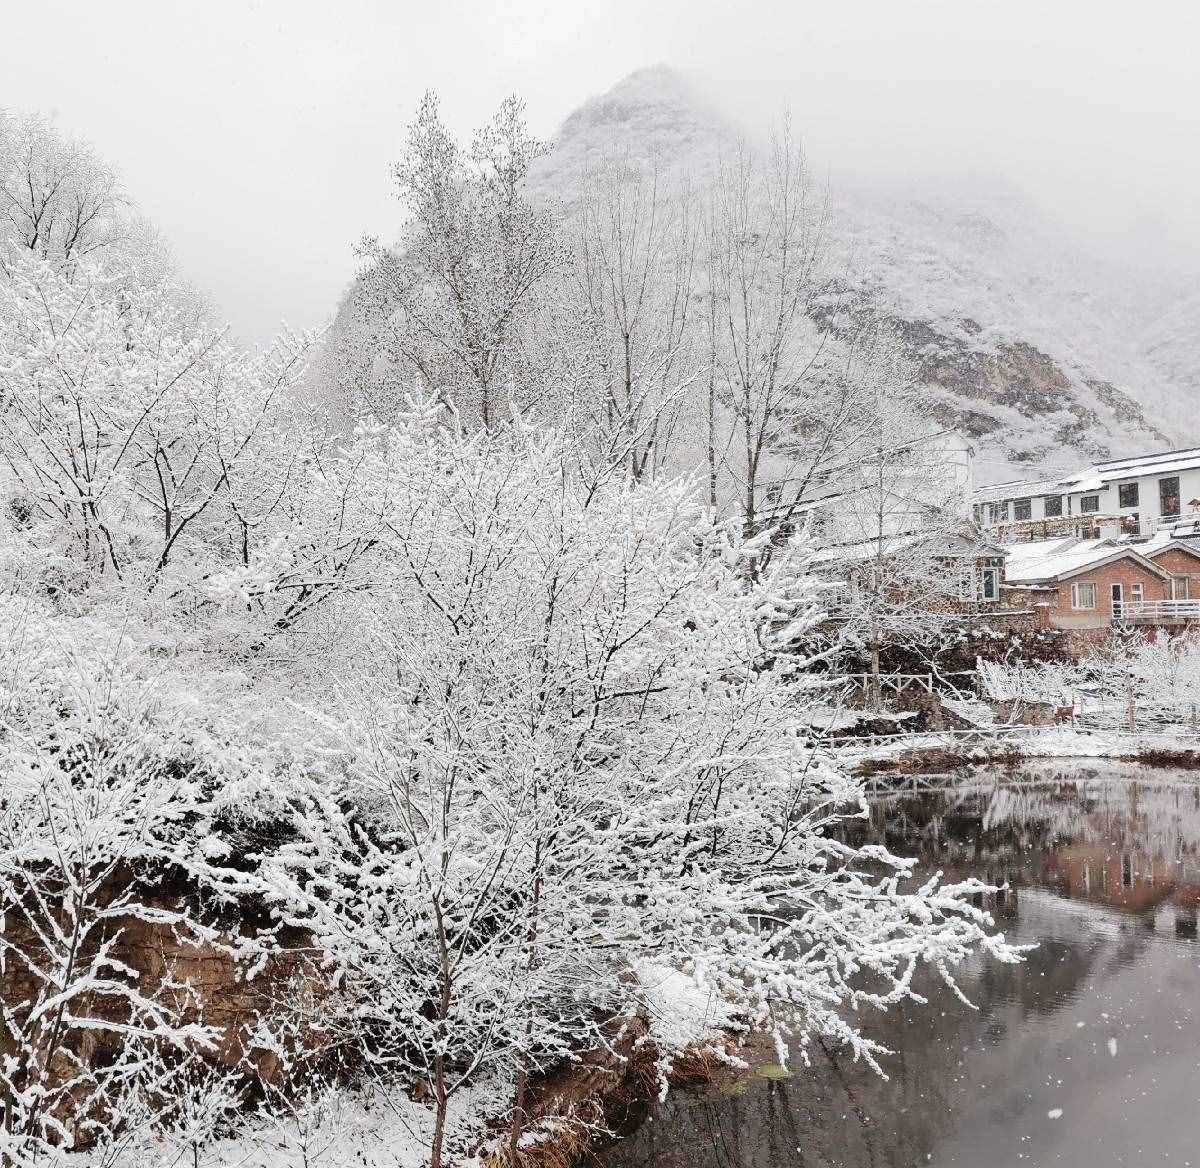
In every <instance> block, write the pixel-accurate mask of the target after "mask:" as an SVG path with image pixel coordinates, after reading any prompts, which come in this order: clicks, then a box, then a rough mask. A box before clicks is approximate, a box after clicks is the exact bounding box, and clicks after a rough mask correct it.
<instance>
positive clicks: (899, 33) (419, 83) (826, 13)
mask: <svg viewBox="0 0 1200 1168" xmlns="http://www.w3.org/2000/svg"><path fill="white" fill-rule="evenodd" d="M1198 42H1200V6H1197V5H1195V4H1191V3H1188V4H1185V3H1174V2H1170V3H1169V2H1166V0H1143V2H1142V3H1140V4H1120V5H1117V4H1108V3H1105V2H1104V0H1091V2H1084V0H1036V2H1035V0H1005V2H1003V3H1001V2H996V3H993V2H990V0H917V2H914V0H843V2H842V3H840V4H839V5H837V6H830V5H826V4H820V5H817V4H810V3H805V2H804V0H787V2H784V0H780V2H778V3H777V2H766V0H742V2H741V3H736V2H735V3H721V2H719V0H657V2H656V0H643V2H642V3H638V2H635V0H606V2H603V3H571V2H570V0H557V2H554V3H551V2H549V0H510V2H509V3H505V4H501V3H486V4H484V3H480V4H472V3H468V2H466V0H429V3H427V4H420V5H418V4H411V3H407V2H392V3H384V2H374V0H322V2H321V3H316V2H313V0H206V2H202V3H178V2H174V0H159V2H157V3H155V2H146V0H97V2H95V3H91V4H86V5H85V4H81V3H78V2H77V0H39V2H38V3H35V4H24V5H19V6H17V5H11V4H6V5H5V6H4V11H3V12H2V13H0V105H5V106H14V107H18V108H26V109H39V110H43V111H46V112H53V113H54V114H55V116H56V117H57V119H58V122H59V124H60V125H61V126H62V128H63V129H64V130H67V131H74V132H78V133H80V134H82V135H83V136H85V137H87V138H89V139H91V141H92V142H93V143H94V144H95V145H96V147H97V148H98V149H99V151H100V153H101V154H102V155H103V156H104V157H105V158H106V159H107V160H109V161H110V162H111V163H112V164H114V165H115V166H116V167H117V168H118V169H119V170H120V171H121V173H122V175H123V177H124V179H125V183H126V186H127V188H128V190H129V192H130V194H131V195H132V196H133V197H134V198H135V199H136V200H137V202H138V203H139V204H140V205H141V207H142V209H143V210H144V211H145V212H146V213H147V214H148V216H149V217H150V218H151V219H152V220H153V221H154V222H155V223H157V224H158V226H159V227H160V228H161V229H162V231H163V233H164V234H165V235H166V237H167V238H168V239H169V240H170V241H171V242H172V244H173V245H174V248H175V251H176V253H177V255H178V258H179V261H180V266H181V267H182V269H183V271H184V272H185V273H186V274H187V275H188V276H189V277H191V278H192V279H193V280H194V281H195V282H196V283H197V284H198V285H199V286H200V287H202V288H203V289H205V290H206V291H207V292H208V293H209V294H210V295H211V297H212V298H213V300H214V302H215V303H216V305H217V306H218V309H219V311H220V312H221V313H222V314H223V315H224V316H226V317H227V318H228V319H229V320H230V321H231V322H232V324H233V326H234V329H235V330H236V332H237V333H238V334H239V335H240V336H241V337H243V338H244V339H247V340H262V339H265V338H266V337H268V336H269V335H270V334H271V333H272V332H273V331H274V329H275V328H276V326H277V325H278V323H279V322H280V321H281V320H282V319H286V320H287V321H288V323H289V324H291V325H293V326H294V327H312V326H316V325H319V324H320V323H321V322H322V321H323V320H325V319H326V318H327V317H328V316H329V315H330V314H331V312H332V310H333V307H334V304H335V302H336V299H337V297H338V296H339V294H340V292H341V290H342V289H343V287H344V286H345V284H346V282H347V281H348V280H349V279H350V277H351V275H352V274H353V272H354V270H355V266H356V261H355V259H354V256H353V252H352V248H353V244H354V242H355V241H356V240H357V239H358V238H359V237H360V236H362V235H363V233H364V232H372V233H378V234H381V235H382V236H384V237H388V238H390V237H393V236H394V234H395V232H396V228H397V226H398V224H399V222H400V218H401V212H400V208H399V207H398V205H397V204H396V203H395V202H394V200H393V197H392V192H391V180H390V178H389V164H390V162H391V161H392V160H394V159H395V157H396V155H397V153H398V149H399V144H400V142H401V139H402V136H403V130H404V125H405V122H406V121H407V119H408V118H409V117H410V116H411V114H412V112H413V110H414V108H415V106H416V103H417V102H418V100H419V99H420V96H421V94H422V92H423V91H424V90H425V89H427V88H433V89H435V90H437V91H438V92H439V94H440V96H441V98H442V103H443V111H444V115H445V116H446V118H447V120H448V121H449V123H450V124H451V125H452V126H453V127H454V128H455V129H457V130H459V131H461V132H464V133H465V132H467V131H468V130H469V129H470V128H471V127H472V126H474V125H476V124H478V123H479V122H482V121H484V120H485V119H486V118H487V117H488V116H489V115H490V113H491V112H492V111H493V109H494V108H495V106H496V105H497V104H498V103H499V101H500V100H501V98H503V97H504V96H505V95H506V94H508V93H510V92H514V91H515V92H518V93H520V94H521V95H522V96H523V97H524V98H525V99H526V100H527V102H528V105H529V116H530V121H531V123H532V126H533V128H534V130H535V131H536V132H538V133H541V134H543V135H545V136H550V135H551V134H552V133H553V131H554V130H555V128H556V127H557V125H558V124H559V122H560V121H561V120H562V118H563V117H564V116H565V115H566V114H567V113H569V112H570V111H571V110H572V109H573V108H575V106H577V105H578V104H579V103H580V102H581V101H582V100H583V99H584V98H586V97H587V96H589V95H591V94H594V93H598V92H601V91H603V90H605V89H607V88H608V87H609V86H611V85H612V84H614V83H615V82H616V81H618V80H619V79H620V78H621V77H623V76H624V75H626V74H627V73H629V72H631V71H632V70H634V69H636V68H639V67H641V66H644V65H649V64H654V63H657V62H666V63H668V64H670V65H673V66H675V67H676V68H679V69H681V70H683V71H685V72H687V73H688V74H690V75H691V76H692V77H693V78H694V79H696V80H697V81H699V82H700V83H701V84H702V85H703V86H706V87H709V88H710V89H711V91H712V92H713V93H715V94H716V95H718V96H719V97H720V98H721V99H722V100H723V101H724V102H725V103H726V104H728V105H729V106H730V107H731V108H732V109H734V110H735V111H737V112H738V113H741V114H743V115H745V116H747V117H750V118H752V119H766V118H768V117H770V116H771V115H772V114H774V113H775V112H777V111H778V110H779V108H780V106H781V104H782V103H784V102H786V103H787V104H788V105H789V106H790V108H791V110H792V113H793V117H794V119H795V122H796V124H797V126H798V128H799V129H800V131H801V133H802V134H803V136H804V139H805V142H806V145H807V147H808V149H809V151H810V154H811V155H812V156H813V157H814V158H815V159H817V160H818V161H819V163H820V165H821V166H822V168H823V169H827V170H828V171H829V172H830V173H831V174H832V175H834V176H836V174H837V173H838V171H839V169H844V170H846V171H850V170H854V171H870V170H872V169H873V168H876V167H878V168H880V169H883V170H886V171H888V172H892V173H895V172H905V171H913V172H930V173H943V172H953V171H957V170H962V171H967V172H973V171H985V172H989V173H996V174H1003V175H1006V176H1007V177H1009V178H1010V179H1012V180H1014V181H1015V182H1016V183H1017V184H1018V185H1019V186H1021V187H1023V188H1024V189H1025V190H1026V191H1027V192H1028V193H1029V194H1031V195H1032V196H1033V197H1034V198H1035V199H1036V200H1037V201H1038V202H1039V203H1040V204H1041V205H1042V206H1044V207H1045V208H1047V209H1049V210H1050V211H1051V213H1053V214H1054V215H1055V216H1056V217H1057V218H1058V219H1059V220H1060V221H1061V222H1062V223H1063V225H1064V230H1066V231H1069V232H1071V233H1073V234H1075V235H1077V236H1078V237H1080V238H1081V239H1083V240H1085V241H1086V242H1087V243H1088V244H1089V245H1090V246H1092V247H1094V248H1096V249H1100V250H1104V251H1109V252H1112V253H1114V254H1116V255H1118V256H1119V257H1121V258H1122V259H1127V260H1134V261H1138V262H1142V263H1145V264H1146V265H1149V266H1156V265H1170V266H1173V267H1177V268H1183V269H1186V270H1195V271H1196V272H1197V273H1198V274H1200V205H1198V204H1200V200H1198V199H1197V195H1196V192H1197V190H1198V189H1200V80H1198V79H1197V73H1198V69H1197V64H1196V61H1197V43H1198Z"/></svg>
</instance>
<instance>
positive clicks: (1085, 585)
mask: <svg viewBox="0 0 1200 1168" xmlns="http://www.w3.org/2000/svg"><path fill="white" fill-rule="evenodd" d="M1004 575H1005V586H1006V589H1005V590H1006V593H1007V595H1008V596H1009V597H1013V598H1015V597H1016V596H1018V595H1024V596H1026V598H1027V603H1029V604H1032V605H1033V606H1035V607H1036V608H1038V611H1039V612H1040V613H1042V615H1043V623H1046V624H1048V625H1050V626H1051V627H1053V628H1061V629H1101V628H1105V627H1106V626H1108V625H1111V624H1112V623H1113V621H1114V619H1115V620H1118V621H1121V622H1123V623H1133V624H1179V623H1186V622H1188V621H1192V620H1200V548H1194V547H1192V546H1191V545H1187V544H1183V543H1180V542H1177V541H1171V540H1169V539H1162V540H1153V541H1143V542H1141V543H1138V542H1127V541H1122V540H1103V539H1092V540H1076V539H1071V538H1065V539H1058V540H1044V541H1041V542H1040V543H1028V544H1016V545H1013V546H1011V547H1010V548H1009V554H1008V557H1007V559H1006V561H1005V571H1004Z"/></svg>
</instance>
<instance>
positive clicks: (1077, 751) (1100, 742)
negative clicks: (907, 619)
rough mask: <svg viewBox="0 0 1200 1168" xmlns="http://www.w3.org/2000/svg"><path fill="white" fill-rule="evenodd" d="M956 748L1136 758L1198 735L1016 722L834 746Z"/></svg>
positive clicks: (972, 753) (968, 756)
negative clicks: (1013, 728) (979, 734)
mask: <svg viewBox="0 0 1200 1168" xmlns="http://www.w3.org/2000/svg"><path fill="white" fill-rule="evenodd" d="M925 750H954V751H956V752H957V753H961V755H962V757H963V758H964V759H965V760H978V759H986V758H991V757H994V756H995V755H996V754H997V753H1000V752H1003V751H1010V750H1015V751H1016V752H1017V753H1019V754H1020V755H1021V756H1022V757H1025V758H1126V759H1128V758H1138V757H1142V756H1144V755H1147V754H1151V753H1158V752H1182V751H1200V737H1196V736H1193V735H1185V734H1180V733H1167V732H1163V731H1157V732H1156V731H1147V732H1146V733H1144V734H1137V733H1131V732H1129V731H1121V730H1106V731H1100V730H1078V729H1074V728H1072V727H1070V726H1045V727H1028V728H1024V727H1022V728H1020V729H1019V731H1017V732H1016V733H1013V732H1006V733H1000V734H997V735H996V736H995V737H994V738H990V739H986V740H981V739H979V738H972V739H969V740H966V741H962V740H961V739H959V738H958V737H957V736H956V735H954V734H945V733H942V734H939V733H936V732H933V733H929V734H905V735H897V736H896V738H895V739H894V740H889V741H886V742H880V741H878V740H876V741H875V742H869V743H868V744H866V745H864V746H861V747H857V746H854V745H847V746H845V747H843V748H842V749H841V750H839V751H838V754H839V756H840V757H841V758H843V759H845V760H846V761H847V762H850V763H860V762H878V761H885V760H887V759H894V758H897V757H899V756H901V755H905V754H910V753H912V752H914V751H925Z"/></svg>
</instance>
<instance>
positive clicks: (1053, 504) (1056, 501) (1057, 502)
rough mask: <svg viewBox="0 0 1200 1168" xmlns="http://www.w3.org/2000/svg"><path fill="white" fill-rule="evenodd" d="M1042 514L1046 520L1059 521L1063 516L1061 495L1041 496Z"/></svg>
mask: <svg viewBox="0 0 1200 1168" xmlns="http://www.w3.org/2000/svg"><path fill="white" fill-rule="evenodd" d="M1051 508H1053V510H1052V509H1051ZM1042 514H1043V515H1045V517H1046V518H1047V519H1061V518H1062V514H1063V501H1062V495H1043V496H1042Z"/></svg>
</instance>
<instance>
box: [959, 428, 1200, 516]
mask: <svg viewBox="0 0 1200 1168" xmlns="http://www.w3.org/2000/svg"><path fill="white" fill-rule="evenodd" d="M974 502H975V518H976V521H977V522H978V523H979V524H980V525H981V526H983V527H990V528H1001V529H1002V528H1003V527H1004V526H1005V525H1006V524H1020V523H1027V522H1036V521H1039V520H1056V519H1071V518H1083V519H1086V518H1088V517H1091V516H1094V517H1096V519H1097V520H1109V521H1111V522H1112V525H1113V527H1114V530H1119V531H1125V532H1128V533H1138V534H1141V535H1150V534H1152V533H1153V532H1155V531H1157V530H1159V529H1160V528H1164V527H1174V526H1177V525H1181V524H1189V525H1200V447H1194V448H1192V449H1189V450H1167V451H1162V452H1160V453H1157V454H1145V455H1139V456H1137V457H1135V458H1118V459H1113V460H1111V461H1109V462H1100V463H1096V464H1095V465H1094V466H1090V467H1087V468H1086V469H1084V470H1081V471H1077V472H1074V473H1071V474H1066V475H1063V476H1061V477H1060V478H1055V479H1041V480H1037V481H1020V480H1015V481H1013V482H1007V483H997V484H995V485H994V486H990V487H983V488H981V489H980V490H977V491H976V492H975V499H974Z"/></svg>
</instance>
